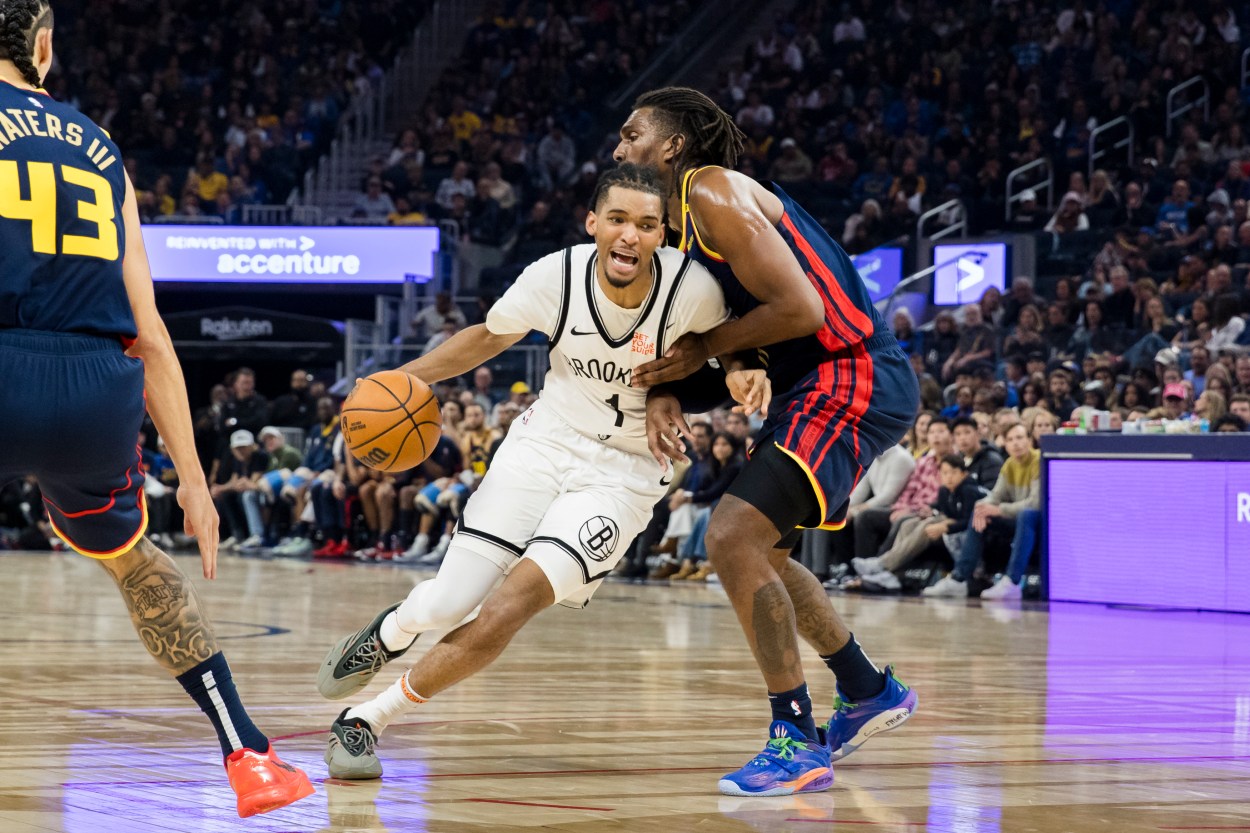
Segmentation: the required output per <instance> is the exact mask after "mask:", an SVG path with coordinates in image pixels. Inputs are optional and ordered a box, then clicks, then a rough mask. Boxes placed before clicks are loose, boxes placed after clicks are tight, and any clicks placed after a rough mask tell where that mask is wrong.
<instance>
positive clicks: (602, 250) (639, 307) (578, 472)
mask: <svg viewBox="0 0 1250 833" xmlns="http://www.w3.org/2000/svg"><path fill="white" fill-rule="evenodd" d="M663 216H664V192H663V191H662V190H661V186H660V183H659V181H658V180H657V179H656V178H655V175H654V174H653V173H652V172H651V171H649V170H646V169H640V168H637V167H635V166H633V165H622V166H620V167H618V168H615V169H613V170H610V171H607V172H606V173H604V175H603V176H602V177H601V178H600V180H599V185H598V188H597V189H596V192H595V197H594V200H593V202H592V210H591V212H590V213H589V214H588V215H587V219H586V230H587V231H588V232H589V233H590V234H591V235H592V236H593V237H594V239H595V242H594V244H593V245H590V244H586V245H580V246H573V247H571V248H568V249H565V250H564V251H561V252H556V253H555V254H552V255H548V256H547V257H544V258H542V259H541V260H539V261H537V262H535V263H534V264H532V265H531V266H529V267H528V268H527V269H526V270H525V271H524V272H523V273H522V274H521V276H520V278H519V279H518V280H517V282H516V284H515V285H513V286H512V288H511V289H509V290H508V291H507V292H506V293H505V294H504V296H503V297H502V298H501V299H500V300H499V301H498V302H497V303H496V304H495V305H494V306H493V307H492V308H491V310H490V312H489V313H488V314H487V317H486V323H485V324H481V325H478V326H476V327H471V328H469V329H467V330H464V331H462V332H461V333H458V334H457V335H455V336H453V337H452V338H451V339H449V340H448V341H447V342H445V343H444V344H442V345H440V346H439V347H438V348H436V349H435V350H434V351H432V352H431V353H429V354H428V355H426V356H423V357H421V358H420V359H417V360H416V361H414V362H411V363H409V364H407V365H405V366H404V367H403V368H402V369H403V370H405V371H407V372H409V373H412V374H413V375H414V376H417V377H418V378H420V379H422V380H424V381H426V382H428V383H434V382H437V381H440V380H442V379H447V378H451V377H454V376H459V375H460V374H462V373H466V372H468V371H470V370H472V369H473V368H475V367H478V366H480V365H482V364H483V363H485V362H486V361H487V360H488V359H490V358H492V357H494V356H496V355H498V354H499V353H501V352H503V351H504V350H506V349H507V348H508V347H511V346H512V345H513V344H516V343H517V342H518V341H520V340H521V339H522V338H523V337H524V336H525V335H526V334H528V333H529V332H530V331H532V330H538V331H541V332H542V333H544V334H546V335H547V337H548V339H549V342H550V347H551V370H550V371H548V373H547V378H546V381H545V383H544V385H543V389H542V393H541V395H540V397H539V400H538V401H537V402H535V403H534V405H533V406H531V407H530V409H529V410H528V411H526V412H525V413H523V414H522V415H521V416H520V417H519V418H518V419H517V420H516V421H515V422H513V424H512V428H511V430H510V431H509V432H508V438H507V439H506V440H505V441H504V444H503V446H502V447H501V448H500V450H499V452H498V453H497V455H496V457H495V460H494V462H493V463H492V465H491V467H490V470H489V471H488V472H487V473H486V476H485V478H484V479H483V480H482V484H481V486H480V488H479V489H478V491H477V493H476V494H474V495H473V497H472V498H470V499H469V502H468V504H467V505H466V507H465V509H464V514H463V516H462V517H461V519H460V523H459V525H458V527H457V529H456V533H455V535H454V537H453V538H452V542H451V546H450V548H449V550H448V552H447V557H446V559H445V560H444V561H443V564H442V567H441V568H440V569H439V572H438V576H437V577H436V578H434V579H431V580H429V581H426V582H423V583H421V584H419V585H417V587H416V588H414V589H413V591H412V593H411V594H410V595H409V596H408V598H407V599H405V600H404V601H403V602H402V603H400V604H398V605H395V606H393V607H391V608H388V609H386V610H384V611H382V612H381V613H379V614H378V615H377V616H376V617H375V618H374V620H373V621H372V622H370V623H369V624H368V625H367V626H366V627H365V628H364V629H363V630H362V631H360V632H359V633H356V634H353V635H351V636H348V637H345V638H344V639H342V640H341V641H340V642H339V643H338V644H337V645H335V646H334V648H332V649H331V651H330V653H329V654H328V655H327V657H326V660H325V662H324V663H323V664H322V666H321V670H320V672H319V674H318V679H317V685H318V688H319V690H320V691H321V693H322V695H323V696H325V697H327V698H329V699H332V700H336V699H340V698H343V697H347V696H349V695H350V694H352V693H354V692H356V691H358V690H360V689H361V688H363V687H364V686H365V685H367V684H368V682H369V681H370V680H371V679H372V678H373V677H374V675H376V674H377V673H378V671H379V670H381V668H382V666H383V665H384V664H385V663H387V662H389V661H390V660H393V659H395V658H397V657H399V656H400V655H401V654H403V653H404V652H405V651H406V650H407V649H408V647H409V646H410V645H412V643H413V641H414V640H415V639H416V637H417V635H418V634H420V633H422V632H424V631H429V630H442V629H447V628H452V627H455V626H456V625H457V624H459V623H460V622H461V621H462V620H463V619H464V618H465V617H466V616H468V615H469V614H470V613H472V611H473V610H474V609H475V608H476V607H477V606H478V605H479V604H480V605H481V606H482V607H481V611H480V612H479V614H478V616H477V618H476V619H474V620H473V621H471V622H469V623H467V624H465V625H463V626H461V627H459V628H457V629H456V630H454V631H453V632H452V633H450V634H449V635H448V636H446V637H445V638H444V639H443V640H442V641H441V642H439V643H438V644H437V645H435V646H434V647H433V648H432V649H431V650H430V651H429V653H427V654H426V655H425V656H424V657H422V658H421V660H420V661H419V662H418V663H417V665H416V666H415V667H413V668H412V670H411V671H409V672H407V673H405V674H404V675H402V676H401V677H400V678H399V679H398V680H396V681H395V683H394V684H393V685H391V686H390V687H389V688H388V689H387V690H386V691H384V692H382V693H381V694H380V695H378V696H377V697H375V698H374V699H373V700H371V701H369V702H368V703H365V704H363V705H360V706H356V707H355V708H351V709H347V710H345V711H344V712H343V713H342V714H341V715H339V717H338V719H337V720H336V721H335V722H334V724H333V726H332V727H331V734H330V738H329V746H328V748H327V750H326V763H327V764H328V765H329V768H330V775H331V776H333V777H335V778H356V779H365V778H377V777H378V776H380V775H381V774H382V765H381V762H380V761H379V760H378V758H377V756H376V754H375V752H374V744H375V743H376V739H377V736H378V735H379V734H381V732H382V731H383V730H384V729H385V728H386V726H387V725H388V724H389V723H390V722H392V721H393V720H395V719H396V718H397V717H399V716H400V715H401V714H403V713H404V712H406V711H408V710H410V709H412V708H415V707H416V706H417V705H419V704H421V703H424V702H425V701H426V700H427V699H428V698H429V697H432V696H433V695H435V694H437V693H439V692H440V691H442V690H443V689H445V688H447V687H448V686H451V685H453V684H455V683H456V682H459V681H460V680H463V679H465V678H466V677H468V676H470V675H471V674H474V673H476V672H477V671H480V670H481V669H482V668H485V667H486V666H487V665H488V664H489V663H490V662H491V661H493V660H494V659H495V657H497V656H498V655H499V654H500V652H502V651H503V649H504V648H505V647H506V646H507V645H508V643H509V641H511V639H512V637H513V636H514V635H515V634H516V633H517V631H519V630H520V629H521V627H522V626H523V625H525V623H526V622H528V621H529V620H530V619H531V618H532V617H533V616H534V615H536V614H537V613H538V612H539V611H541V610H544V609H545V608H548V607H550V606H552V605H553V604H556V603H560V604H563V605H566V606H569V607H576V608H580V607H583V606H585V605H586V603H587V602H588V601H589V600H590V597H591V596H592V595H593V594H594V592H595V590H596V588H598V586H599V584H600V583H601V582H602V580H603V578H604V576H606V575H607V574H608V573H609V572H611V570H612V568H613V566H614V565H615V564H616V563H617V561H619V560H620V559H621V557H622V556H623V555H624V553H625V550H626V548H627V547H628V546H629V544H630V542H631V541H633V539H634V538H635V536H637V535H638V533H640V532H642V530H643V528H644V527H645V526H646V525H647V522H648V521H649V520H650V518H651V511H652V507H654V505H655V503H656V502H657V501H658V500H659V499H660V498H661V497H663V495H664V493H665V491H666V487H667V486H668V484H669V482H670V480H671V469H667V468H665V467H663V465H664V463H665V462H666V461H660V462H659V463H657V460H656V458H654V457H652V456H651V453H650V452H649V450H648V447H647V434H646V391H645V390H644V389H641V388H632V387H630V380H631V376H632V373H633V368H634V367H635V366H637V365H640V364H644V363H645V362H648V361H650V360H652V359H654V358H656V357H657V356H663V355H664V352H665V350H667V349H668V346H669V345H671V344H672V343H673V342H674V341H675V340H676V339H677V338H678V337H680V336H681V335H683V334H684V333H689V332H695V333H702V332H706V331H708V330H710V329H712V328H713V327H715V326H717V325H718V324H720V323H722V322H724V321H725V320H726V319H727V318H728V316H729V313H728V309H727V308H726V305H725V299H724V295H723V294H722V292H721V290H720V287H719V285H718V284H717V282H716V281H715V280H714V279H713V278H712V276H711V275H710V274H709V273H708V272H707V270H705V269H704V268H703V267H702V266H700V265H698V264H696V263H695V262H694V261H692V260H689V259H687V258H686V257H685V256H684V255H682V254H681V253H679V252H678V251H676V250H675V249H662V248H660V244H661V242H662V240H663V239H664V223H663ZM725 380H726V383H727V384H728V386H729V389H730V392H731V393H732V394H733V396H734V398H735V399H737V400H738V401H739V402H742V403H743V407H744V409H752V410H753V409H754V408H758V407H760V406H761V405H766V404H767V403H766V402H764V401H763V400H764V398H765V396H766V388H765V385H766V382H765V380H764V378H763V372H762V371H746V370H736V371H733V372H731V373H729V374H727V375H726V376H725ZM505 575H506V576H507V578H506V579H504V581H503V583H502V584H500V585H499V587H498V590H495V592H493V593H492V592H491V591H492V590H493V589H494V588H495V586H496V584H497V583H498V581H499V579H500V578H501V577H502V576H505Z"/></svg>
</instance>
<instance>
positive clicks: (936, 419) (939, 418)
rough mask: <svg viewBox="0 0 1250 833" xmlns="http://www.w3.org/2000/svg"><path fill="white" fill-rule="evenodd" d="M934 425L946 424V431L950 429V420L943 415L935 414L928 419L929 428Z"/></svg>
mask: <svg viewBox="0 0 1250 833" xmlns="http://www.w3.org/2000/svg"><path fill="white" fill-rule="evenodd" d="M935 425H944V426H946V430H947V431H949V430H951V421H950V420H949V419H947V418H946V417H944V416H935V417H934V418H933V419H931V420H929V428H932V427H933V426H935ZM926 430H927V429H926Z"/></svg>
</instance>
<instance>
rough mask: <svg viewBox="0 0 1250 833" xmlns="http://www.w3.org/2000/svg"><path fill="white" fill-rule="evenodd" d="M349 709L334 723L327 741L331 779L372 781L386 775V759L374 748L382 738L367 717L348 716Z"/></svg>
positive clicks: (327, 762)
mask: <svg viewBox="0 0 1250 833" xmlns="http://www.w3.org/2000/svg"><path fill="white" fill-rule="evenodd" d="M348 711H349V709H343V713H342V714H340V715H339V716H338V718H337V719H336V720H335V721H334V723H333V724H332V725H331V726H330V738H329V740H328V742H327V743H326V755H325V760H326V766H328V767H329V768H330V777H331V778H342V779H344V780H346V781H368V780H369V779H371V778H381V777H382V762H381V761H379V760H378V755H377V752H375V751H374V749H375V748H376V747H377V745H378V738H377V736H376V735H375V734H373V727H372V726H370V725H369V722H368V721H367V720H361V719H360V718H358V717H355V718H351V719H350V720H349V719H348V717H347V712H348Z"/></svg>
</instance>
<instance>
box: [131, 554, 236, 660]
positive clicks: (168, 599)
mask: <svg viewBox="0 0 1250 833" xmlns="http://www.w3.org/2000/svg"><path fill="white" fill-rule="evenodd" d="M122 558H123V559H126V560H127V562H131V563H126V564H124V565H119V566H121V567H123V569H122V572H120V573H114V580H116V582H117V586H118V587H119V588H120V589H121V591H122V597H123V598H124V599H125V600H126V606H127V607H128V608H130V618H131V621H133V622H134V626H135V630H136V631H138V633H139V639H140V640H141V641H142V642H143V647H145V648H147V649H148V653H150V654H151V655H152V656H153V657H154V658H155V659H156V661H157V662H158V663H160V664H161V665H162V666H164V667H165V668H167V669H169V670H170V671H172V672H174V673H175V674H181V673H183V672H184V671H189V670H190V669H192V668H194V667H195V666H196V665H198V664H200V663H201V662H203V661H204V660H206V659H208V658H209V657H211V656H212V655H213V654H215V653H217V651H218V650H220V649H219V648H218V647H217V637H216V636H215V635H214V634H213V629H212V625H210V624H209V622H208V619H207V618H206V617H205V615H204V613H203V606H202V605H201V603H200V599H199V596H198V595H197V594H196V592H195V587H194V586H193V585H192V584H191V582H190V580H189V579H187V577H186V576H185V575H183V574H182V572H181V571H180V570H179V569H178V568H177V566H175V565H174V562H173V561H172V560H171V559H170V557H169V556H168V555H166V554H165V553H163V552H161V551H160V550H159V549H157V548H156V546H154V545H153V544H151V543H149V542H148V540H147V539H146V538H144V539H141V540H140V541H139V545H138V546H136V547H135V549H134V551H132V552H130V553H128V554H127V555H124V556H122Z"/></svg>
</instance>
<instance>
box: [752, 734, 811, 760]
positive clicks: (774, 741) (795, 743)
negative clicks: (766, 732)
mask: <svg viewBox="0 0 1250 833" xmlns="http://www.w3.org/2000/svg"><path fill="white" fill-rule="evenodd" d="M796 749H797V750H799V751H800V752H804V751H806V750H807V744H806V743H803V742H802V741H799V740H795V739H794V738H792V737H789V736H787V737H781V738H770V739H769V741H768V743H767V745H766V746H765V747H764V752H763V753H761V754H759V755H756V756H755V760H753V761H751V763H752V764H753V765H755V766H768V765H769V764H770V763H772V760H771V758H776V759H777V760H779V761H793V760H794V751H795V750H796ZM770 751H771V752H772V755H771V756H770V755H769V752H770Z"/></svg>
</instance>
